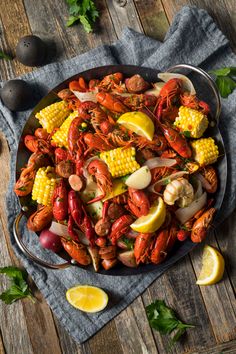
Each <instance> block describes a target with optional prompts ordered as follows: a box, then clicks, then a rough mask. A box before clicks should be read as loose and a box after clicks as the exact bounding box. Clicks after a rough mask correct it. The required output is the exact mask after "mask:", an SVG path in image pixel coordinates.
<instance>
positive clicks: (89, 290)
mask: <svg viewBox="0 0 236 354" xmlns="http://www.w3.org/2000/svg"><path fill="white" fill-rule="evenodd" d="M66 299H67V301H68V302H69V303H70V304H71V305H72V306H74V307H75V308H76V309H79V310H81V311H84V312H91V313H93V312H98V311H101V310H103V309H104V308H105V307H106V306H107V303H108V296H107V294H106V293H105V291H103V290H102V289H100V288H97V287H96V286H90V285H78V286H75V287H73V288H70V289H68V290H67V292H66Z"/></svg>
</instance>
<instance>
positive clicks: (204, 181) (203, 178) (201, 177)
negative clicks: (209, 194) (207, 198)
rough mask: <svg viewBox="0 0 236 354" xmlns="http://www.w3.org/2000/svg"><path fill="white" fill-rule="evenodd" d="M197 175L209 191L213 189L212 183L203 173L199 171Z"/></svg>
mask: <svg viewBox="0 0 236 354" xmlns="http://www.w3.org/2000/svg"><path fill="white" fill-rule="evenodd" d="M195 176H196V177H197V179H198V181H200V182H201V184H202V186H203V188H205V189H206V190H207V191H208V190H211V188H212V187H211V185H210V183H209V182H208V180H207V179H206V178H205V177H204V176H203V175H202V174H201V173H197V174H196V175H195Z"/></svg>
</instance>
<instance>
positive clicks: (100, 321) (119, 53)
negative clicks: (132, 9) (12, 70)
mask: <svg viewBox="0 0 236 354" xmlns="http://www.w3.org/2000/svg"><path fill="white" fill-rule="evenodd" d="M178 63H189V64H193V65H197V66H201V67H202V68H203V69H205V70H210V69H214V68H217V67H222V66H233V65H234V66H235V64H236V57H235V55H234V54H233V53H232V51H231V49H230V46H229V42H228V40H227V39H226V37H225V36H224V35H223V34H222V33H221V31H220V30H219V29H218V28H217V26H216V24H215V23H214V22H213V20H212V18H211V17H210V16H209V15H208V14H207V12H206V11H204V10H201V9H197V8H196V7H183V8H182V10H181V11H180V12H179V13H178V14H177V15H176V17H175V19H174V21H173V23H172V25H171V27H170V29H169V31H168V33H167V35H166V37H165V40H164V43H161V42H158V41H156V40H154V39H151V38H148V37H146V36H145V35H143V34H140V33H137V32H135V31H133V30H132V29H129V28H125V29H124V31H123V34H122V37H121V39H120V40H119V41H117V42H116V43H114V44H113V45H110V46H108V45H104V46H101V47H98V48H96V49H93V50H91V51H89V52H88V53H85V54H82V55H79V56H76V57H74V58H72V59H70V60H67V61H64V62H60V63H53V64H50V65H47V66H44V67H43V68H41V69H39V70H36V71H33V72H32V73H28V74H26V75H24V76H22V77H23V78H24V79H25V80H27V81H28V82H29V83H31V84H36V85H35V93H36V95H38V98H40V96H42V94H44V95H45V94H46V93H47V92H48V91H49V90H50V89H52V88H53V87H54V86H56V85H57V84H59V83H60V82H62V81H64V80H65V79H67V78H69V77H70V76H72V75H74V74H77V73H78V72H81V71H84V70H87V69H90V68H93V67H96V66H101V65H108V64H134V65H140V66H146V67H152V68H156V69H159V70H161V71H164V70H165V69H167V68H168V67H170V66H172V65H174V64H178ZM0 85H2V84H0ZM235 100H236V90H235V92H234V93H233V94H231V95H230V96H229V98H228V99H225V100H223V111H222V115H221V119H220V130H221V133H222V135H223V137H224V142H225V146H226V151H228V152H229V151H231V152H232V151H233V150H234V149H235V148H236V138H235V137H236V120H235V119H233V117H234V116H236V106H235ZM29 113H30V111H26V112H21V113H12V112H10V111H9V110H8V109H7V108H6V107H4V106H3V105H2V104H1V102H0V128H1V130H2V131H3V132H4V134H5V136H6V138H7V140H8V143H9V146H10V149H11V178H10V184H9V190H8V192H7V197H6V203H7V212H8V226H9V231H10V235H11V242H12V246H13V248H14V251H15V252H16V254H17V256H18V257H19V258H20V259H21V261H22V263H23V264H24V266H25V268H26V269H27V271H28V273H29V274H30V275H31V276H32V278H33V279H34V281H35V283H36V285H37V286H38V288H39V289H40V291H41V292H42V293H43V295H44V297H45V299H46V301H47V302H48V304H49V306H50V307H51V308H52V310H53V311H54V313H55V315H56V316H57V317H58V319H59V320H60V322H61V323H62V324H63V325H64V327H65V328H66V330H67V331H68V332H69V333H70V334H71V336H72V337H73V338H74V339H75V340H76V341H77V342H79V343H81V342H84V341H85V340H87V339H88V338H89V337H90V336H92V335H94V334H95V333H96V332H97V331H98V330H99V329H100V328H101V327H103V326H104V325H105V324H106V323H107V322H108V321H109V320H111V319H112V318H113V317H114V316H116V315H117V314H118V313H119V312H120V311H121V310H123V309H124V308H125V307H126V306H127V305H129V304H130V303H131V302H132V301H133V300H134V299H135V298H136V297H137V296H138V295H140V294H141V293H142V292H143V291H144V290H145V289H146V288H147V287H148V286H149V285H150V284H151V283H152V282H153V281H154V280H155V279H156V278H157V277H159V276H160V275H161V274H162V273H163V272H164V271H165V270H166V269H167V268H168V267H169V266H170V265H172V264H174V263H175V262H176V261H177V260H178V259H180V258H181V257H183V256H184V255H186V254H187V253H188V252H189V251H190V250H191V249H192V247H193V245H192V244H191V242H186V243H185V245H184V248H183V249H182V251H181V253H177V254H175V255H174V256H173V257H172V258H171V260H170V261H167V262H165V263H164V264H163V265H160V266H159V267H157V270H156V271H154V272H151V273H148V274H142V275H137V276H125V277H114V276H104V275H100V274H94V273H89V272H87V271H85V270H81V269H80V268H77V267H70V268H67V269H65V270H48V269H44V268H41V267H39V266H37V265H36V264H34V263H32V262H31V261H29V260H28V259H26V258H25V257H24V255H22V253H21V252H20V251H19V249H18V248H17V245H16V244H15V241H14V238H13V234H12V226H13V222H14V219H15V217H16V215H17V214H18V212H19V210H20V205H19V202H18V199H17V197H16V196H15V194H14V192H13V185H14V183H15V161H16V153H17V146H18V141H19V138H20V135H21V131H22V127H23V126H24V124H25V122H26V120H27V118H28V116H29ZM228 166H229V171H228V184H227V190H226V197H225V199H224V202H223V207H222V214H221V215H222V220H223V219H225V218H226V217H227V216H228V215H229V214H230V213H231V212H232V210H233V208H234V206H235V199H236V184H235V179H236V166H235V164H233V162H232V160H231V156H230V155H228ZM229 196H230V198H229ZM24 241H25V242H26V243H27V244H28V245H29V246H30V249H32V250H33V252H34V253H35V254H37V255H38V256H39V257H42V258H43V255H45V251H42V249H41V248H40V246H39V243H38V239H37V236H36V235H35V234H34V233H29V232H28V230H27V229H26V228H25V229H24ZM47 260H48V261H58V258H57V256H56V255H53V254H51V253H50V252H48V254H47ZM76 284H91V285H95V286H99V287H101V288H103V289H104V290H105V291H107V293H108V294H109V296H110V302H109V306H108V308H107V309H106V310H104V311H102V312H101V313H98V314H91V315H89V314H86V313H82V312H79V311H78V310H76V309H74V308H72V306H70V305H69V303H67V301H66V300H65V292H66V290H67V289H68V288H70V287H72V286H74V285H76Z"/></svg>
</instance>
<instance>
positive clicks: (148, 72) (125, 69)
mask: <svg viewBox="0 0 236 354" xmlns="http://www.w3.org/2000/svg"><path fill="white" fill-rule="evenodd" d="M115 72H121V73H123V74H124V76H125V77H130V76H132V75H134V74H140V75H141V76H142V77H143V78H144V79H145V80H146V81H148V82H150V83H152V82H157V81H158V79H157V74H158V72H159V71H158V70H155V69H150V68H145V67H138V66H133V65H109V66H102V67H98V68H94V69H90V70H87V71H84V72H81V73H79V74H77V75H74V76H72V77H70V78H68V79H67V80H65V81H64V82H62V83H61V84H60V85H58V86H56V87H55V88H54V89H53V90H51V91H50V92H49V93H48V94H47V95H46V96H45V97H44V98H43V99H42V100H41V101H40V102H39V103H38V104H37V105H36V106H35V108H34V110H33V111H32V113H31V114H30V116H29V119H28V120H27V122H26V124H25V127H24V129H23V132H22V137H23V136H25V135H26V134H32V133H33V132H34V131H35V129H36V128H38V127H39V126H40V125H39V122H38V120H37V119H36V118H35V114H36V113H37V112H39V111H40V110H41V109H43V108H44V107H46V106H48V105H50V104H52V103H54V102H56V101H57V100H58V96H57V92H59V91H60V90H62V89H64V88H68V84H69V82H70V81H72V80H76V79H77V78H78V77H80V76H82V77H83V78H84V79H85V80H86V81H89V80H90V79H100V78H102V77H103V76H105V75H108V74H111V73H115ZM206 101H207V100H206ZM207 103H209V104H211V102H207ZM205 135H206V136H212V137H214V139H215V140H216V142H217V145H218V146H219V151H220V158H219V159H218V161H217V163H216V166H215V167H216V169H217V172H218V177H219V187H218V190H217V192H216V193H215V195H214V199H215V204H214V207H215V208H216V209H217V213H216V216H215V218H214V221H213V226H216V224H217V223H218V222H219V221H220V207H221V204H222V201H223V197H224V193H225V188H226V182H227V159H226V155H225V151H224V142H223V139H222V136H221V134H220V131H219V129H218V126H217V124H215V125H214V126H210V127H209V128H208V129H207V131H206V134H205ZM22 141H23V139H20V143H19V146H18V152H17V161H16V179H17V178H18V176H19V175H20V172H21V169H22V167H24V166H25V165H26V164H27V161H28V158H29V156H30V153H29V151H28V150H27V149H26V148H25V147H24V144H23V142H22ZM19 199H20V204H21V206H22V207H24V206H25V205H26V203H27V200H29V198H26V197H25V198H23V197H22V198H19ZM32 212H33V210H32V209H31V210H30V211H29V213H30V214H31V213H32ZM25 215H26V216H27V213H25ZM17 224H18V222H17V223H15V228H17ZM14 234H15V238H16V241H17V243H18V245H19V246H22V240H21V237H20V236H19V234H18V231H17V230H16V231H15V230H14ZM193 247H194V244H193V243H192V242H191V241H190V240H186V241H185V242H177V243H176V245H175V247H174V248H173V250H172V252H171V253H170V254H169V255H168V257H167V259H166V260H165V261H164V262H163V263H162V264H160V265H154V264H146V265H145V264H144V265H139V266H138V267H137V268H128V267H126V266H124V265H122V264H119V265H117V266H116V267H114V268H112V269H110V270H106V271H105V270H103V269H101V270H100V271H99V272H98V273H100V274H105V275H135V274H140V273H144V272H150V271H154V270H160V271H161V270H164V269H165V268H168V267H169V266H170V265H171V264H173V263H175V262H176V261H177V260H178V259H180V258H181V257H182V256H183V255H185V254H186V253H187V252H188V251H190V250H191V249H192V248H193ZM20 248H21V250H22V251H23V252H24V253H25V255H26V256H28V257H29V258H31V260H34V259H33V258H34V257H31V256H32V251H29V252H27V246H26V245H25V247H23V248H24V249H23V248H22V247H20ZM62 258H63V259H67V260H68V257H67V256H65V255H64V254H62ZM35 261H36V262H37V263H38V264H40V262H38V261H37V257H35ZM42 263H45V262H42ZM41 265H43V266H46V267H47V265H46V263H45V264H41ZM69 265H71V263H70V262H68V263H66V265H65V267H66V266H69ZM76 266H78V267H80V266H79V265H76ZM48 268H54V269H55V268H59V267H57V266H56V265H55V266H53V267H51V266H48ZM60 268H63V267H60ZM81 268H83V269H84V270H88V271H92V272H94V269H93V267H92V266H88V267H81Z"/></svg>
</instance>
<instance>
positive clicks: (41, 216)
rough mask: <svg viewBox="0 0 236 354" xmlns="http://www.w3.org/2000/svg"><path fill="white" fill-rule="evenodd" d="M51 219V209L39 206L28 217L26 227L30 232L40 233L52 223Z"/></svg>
mask: <svg viewBox="0 0 236 354" xmlns="http://www.w3.org/2000/svg"><path fill="white" fill-rule="evenodd" d="M52 217H53V213H52V207H51V206H47V205H46V206H41V207H40V208H39V209H38V210H37V211H36V212H35V213H33V214H32V215H30V217H29V219H28V221H27V227H28V229H29V230H31V231H35V232H38V231H41V230H43V229H44V228H45V227H46V226H47V225H48V224H49V223H50V222H51V221H52Z"/></svg>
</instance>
